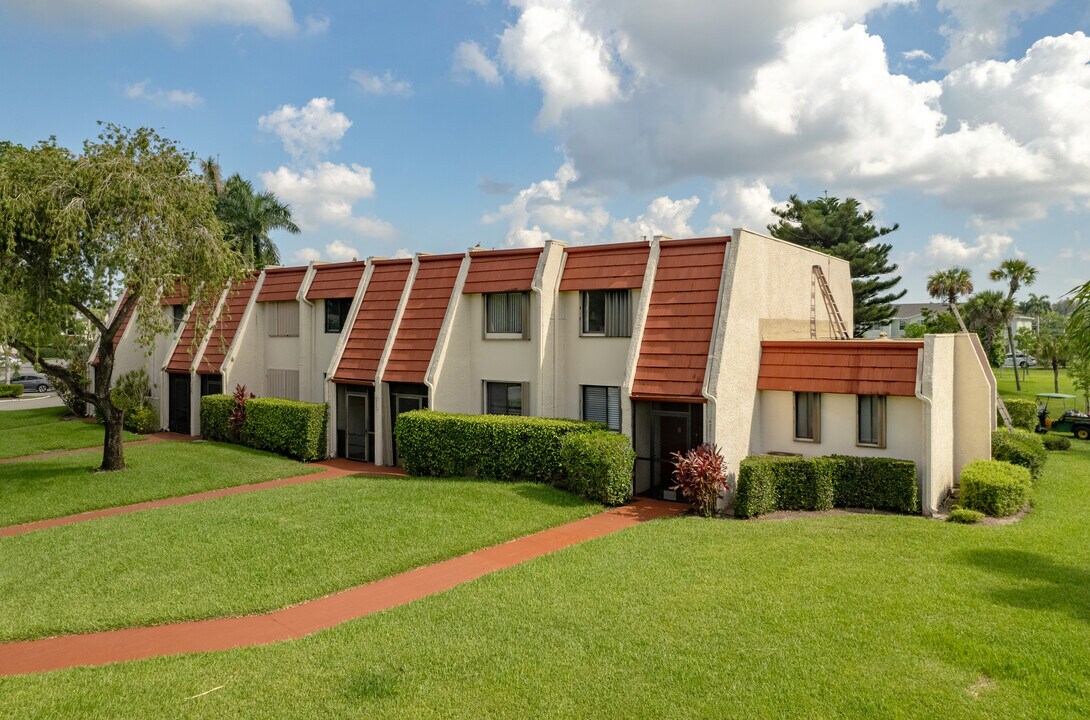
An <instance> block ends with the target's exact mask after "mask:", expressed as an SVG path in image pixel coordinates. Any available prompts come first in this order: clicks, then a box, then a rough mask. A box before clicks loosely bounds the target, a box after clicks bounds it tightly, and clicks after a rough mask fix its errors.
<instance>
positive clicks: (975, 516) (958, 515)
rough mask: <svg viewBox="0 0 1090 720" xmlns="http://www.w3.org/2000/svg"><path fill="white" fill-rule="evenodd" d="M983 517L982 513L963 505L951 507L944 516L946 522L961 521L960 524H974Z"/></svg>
mask: <svg viewBox="0 0 1090 720" xmlns="http://www.w3.org/2000/svg"><path fill="white" fill-rule="evenodd" d="M983 519H984V513H982V512H980V511H979V510H970V509H969V508H963V507H956V508H951V509H950V514H949V515H947V516H946V522H952V523H961V524H962V525H975V524H976V523H978V522H980V521H981V520H983Z"/></svg>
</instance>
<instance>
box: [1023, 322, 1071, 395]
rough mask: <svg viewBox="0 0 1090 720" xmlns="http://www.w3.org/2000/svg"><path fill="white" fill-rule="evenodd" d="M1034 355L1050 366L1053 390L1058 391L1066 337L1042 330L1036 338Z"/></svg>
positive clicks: (1064, 358)
mask: <svg viewBox="0 0 1090 720" xmlns="http://www.w3.org/2000/svg"><path fill="white" fill-rule="evenodd" d="M1034 355H1036V356H1037V359H1038V360H1043V361H1045V362H1047V363H1048V364H1049V365H1051V366H1052V388H1053V392H1056V393H1058V392H1060V363H1063V362H1067V338H1066V337H1065V336H1064V335H1054V334H1052V333H1050V332H1042V333H1041V334H1040V336H1038V338H1037V347H1035V348H1034ZM1016 374H1017V373H1016Z"/></svg>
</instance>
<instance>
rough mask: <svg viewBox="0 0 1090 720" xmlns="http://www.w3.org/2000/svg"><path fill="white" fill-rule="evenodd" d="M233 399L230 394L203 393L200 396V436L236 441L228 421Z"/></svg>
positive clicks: (223, 440) (233, 402)
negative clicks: (202, 395) (203, 394)
mask: <svg viewBox="0 0 1090 720" xmlns="http://www.w3.org/2000/svg"><path fill="white" fill-rule="evenodd" d="M234 405H235V400H234V398H232V397H231V396H230V395H205V396H204V397H202V398H201V437H203V438H204V439H205V440H215V441H218V442H238V438H237V436H236V437H234V438H232V437H231V435H230V426H229V425H228V421H229V420H230V417H231V410H232V409H233V408H234Z"/></svg>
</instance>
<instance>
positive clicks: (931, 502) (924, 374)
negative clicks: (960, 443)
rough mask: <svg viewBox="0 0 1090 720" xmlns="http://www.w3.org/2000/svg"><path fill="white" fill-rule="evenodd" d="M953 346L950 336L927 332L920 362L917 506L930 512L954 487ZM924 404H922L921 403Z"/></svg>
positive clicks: (952, 339)
mask: <svg viewBox="0 0 1090 720" xmlns="http://www.w3.org/2000/svg"><path fill="white" fill-rule="evenodd" d="M954 347H955V336H953V335H927V336H926V337H925V338H924V347H923V350H922V351H921V352H922V363H921V364H920V383H919V384H920V391H919V393H918V394H919V395H921V396H923V398H925V399H926V401H927V402H929V407H927V409H925V412H924V447H925V457H926V458H927V461H926V462H925V463H924V464H923V466H922V467H921V468H920V507H921V509H922V510H923V512H924V514H925V515H932V514H934V513H935V511H936V510H937V509H938V507H939V505H940V504H941V503H942V501H943V499H944V498H945V496H946V495H947V494H948V493H949V492H950V490H951V489H952V488H953V487H954V481H955V479H956V475H955V473H954V403H955V395H954V375H955V373H954ZM925 404H926V403H925Z"/></svg>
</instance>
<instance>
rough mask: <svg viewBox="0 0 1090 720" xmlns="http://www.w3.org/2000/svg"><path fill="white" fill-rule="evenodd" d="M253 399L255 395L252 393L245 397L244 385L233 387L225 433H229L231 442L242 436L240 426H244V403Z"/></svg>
mask: <svg viewBox="0 0 1090 720" xmlns="http://www.w3.org/2000/svg"><path fill="white" fill-rule="evenodd" d="M255 397H257V395H254V394H253V393H250V395H249V397H247V395H246V386H245V385H235V394H234V395H233V396H232V398H231V400H232V402H233V405H232V406H231V414H230V416H229V417H228V418H227V431H228V432H229V433H230V437H231V441H232V442H238V439H239V437H241V436H242V426H243V425H245V424H246V401H247V400H249V399H251V398H255Z"/></svg>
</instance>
